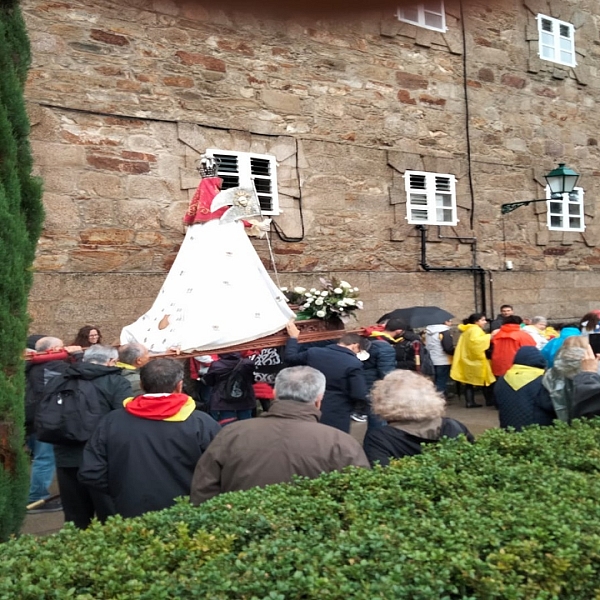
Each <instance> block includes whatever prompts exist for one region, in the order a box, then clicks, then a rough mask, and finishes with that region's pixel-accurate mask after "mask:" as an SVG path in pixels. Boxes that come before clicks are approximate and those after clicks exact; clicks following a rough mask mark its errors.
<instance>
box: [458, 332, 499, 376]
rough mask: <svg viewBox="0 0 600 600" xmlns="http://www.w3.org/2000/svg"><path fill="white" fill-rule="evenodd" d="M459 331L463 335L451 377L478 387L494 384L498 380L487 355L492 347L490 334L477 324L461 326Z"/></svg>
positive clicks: (459, 342) (459, 340) (459, 341)
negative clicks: (487, 351) (486, 352)
mask: <svg viewBox="0 0 600 600" xmlns="http://www.w3.org/2000/svg"><path fill="white" fill-rule="evenodd" d="M458 329H459V330H460V331H461V332H462V335H461V336H460V338H458V344H457V345H456V350H455V351H454V360H453V361H452V369H451V370H450V377H451V378H452V379H454V381H459V382H460V383H467V384H470V385H477V386H487V385H490V384H492V383H494V381H496V378H495V377H494V374H493V373H492V368H491V367H490V361H489V360H488V359H487V357H486V355H485V351H486V350H487V349H488V348H489V347H490V337H491V336H490V334H489V333H485V332H484V331H483V329H481V327H479V325H476V324H475V323H469V324H468V325H459V326H458Z"/></svg>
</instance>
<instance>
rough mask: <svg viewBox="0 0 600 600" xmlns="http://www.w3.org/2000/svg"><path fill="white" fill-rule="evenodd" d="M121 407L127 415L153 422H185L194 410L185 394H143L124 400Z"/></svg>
mask: <svg viewBox="0 0 600 600" xmlns="http://www.w3.org/2000/svg"><path fill="white" fill-rule="evenodd" d="M123 406H124V407H125V410H126V411H127V412H128V413H130V414H132V415H134V416H136V417H141V418H142V419H151V420H153V421H185V420H186V419H187V418H188V417H189V416H190V415H191V414H192V412H193V411H194V410H196V403H195V402H194V400H193V399H192V398H190V397H189V396H188V395H187V394H163V395H156V394H144V395H142V396H136V397H135V398H126V399H125V400H123Z"/></svg>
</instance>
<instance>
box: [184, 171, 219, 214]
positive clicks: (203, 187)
mask: <svg viewBox="0 0 600 600" xmlns="http://www.w3.org/2000/svg"><path fill="white" fill-rule="evenodd" d="M222 184H223V180H222V179H221V178H220V177H206V178H204V179H203V180H202V181H201V182H200V185H199V186H198V189H197V190H196V193H195V194H194V197H193V198H192V200H191V202H190V206H189V208H188V209H187V212H186V213H185V216H184V217H183V222H184V223H185V224H186V225H194V224H195V223H205V222H206V221H212V220H213V219H220V218H221V216H222V215H223V213H224V212H225V211H227V210H228V209H229V208H230V207H229V206H223V207H222V208H219V210H217V211H215V212H210V205H211V204H212V201H213V199H214V197H215V196H216V195H217V194H218V193H219V191H220V190H221V185H222Z"/></svg>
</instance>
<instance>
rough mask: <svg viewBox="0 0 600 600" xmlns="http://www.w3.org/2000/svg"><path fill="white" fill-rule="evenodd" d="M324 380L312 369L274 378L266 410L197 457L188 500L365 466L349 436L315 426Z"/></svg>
mask: <svg viewBox="0 0 600 600" xmlns="http://www.w3.org/2000/svg"><path fill="white" fill-rule="evenodd" d="M324 392H325V376H324V375H323V373H321V372H320V371H317V370H316V369H313V368H312V367H307V366H300V367H290V368H287V369H283V370H282V371H280V373H279V374H278V375H277V378H276V379H275V400H274V402H273V405H272V406H271V409H270V410H269V412H267V413H263V414H262V415H261V416H260V417H259V418H257V419H248V420H245V421H239V422H237V423H232V424H231V425H228V426H227V427H224V428H223V429H222V430H221V431H220V432H219V433H218V434H217V436H216V437H215V439H214V440H213V442H212V443H211V445H210V446H209V447H208V449H207V450H206V452H205V453H204V454H203V455H202V456H201V457H200V460H199V461H198V464H197V465H196V470H195V472H194V478H193V480H192V491H191V501H192V503H193V504H201V503H202V502H205V501H206V500H208V499H209V498H212V497H213V496H216V495H217V494H221V493H223V492H232V491H236V490H247V489H249V488H252V487H256V486H260V487H262V486H265V485H269V484H272V483H283V482H287V481H290V480H291V479H292V476H293V475H303V476H304V477H311V478H314V477H318V476H319V475H320V474H321V473H328V472H330V471H337V470H341V469H343V468H344V467H348V466H356V467H366V468H368V467H369V462H368V460H367V457H366V456H365V453H364V451H363V449H362V447H361V445H360V444H359V443H358V442H357V441H356V440H355V439H354V438H353V437H351V436H350V435H348V434H347V433H344V432H343V431H340V430H339V429H335V428H334V427H329V426H328V425H323V424H321V423H319V417H320V415H321V412H320V410H319V407H320V406H321V400H322V399H323V394H324Z"/></svg>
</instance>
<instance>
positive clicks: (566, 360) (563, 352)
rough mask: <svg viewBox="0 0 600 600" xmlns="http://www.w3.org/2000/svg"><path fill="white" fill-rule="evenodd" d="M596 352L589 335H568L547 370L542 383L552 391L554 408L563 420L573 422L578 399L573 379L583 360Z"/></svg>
mask: <svg viewBox="0 0 600 600" xmlns="http://www.w3.org/2000/svg"><path fill="white" fill-rule="evenodd" d="M590 353H591V356H592V357H593V356H594V353H593V352H592V350H591V346H590V343H589V341H588V338H587V336H584V335H573V336H570V337H567V338H566V339H565V340H564V342H563V344H562V346H561V347H560V350H559V351H558V352H557V353H556V357H555V359H554V365H553V366H552V368H550V369H548V371H546V374H545V375H544V379H543V380H542V383H543V385H544V387H545V388H546V389H547V390H548V392H549V393H550V398H551V399H552V404H553V405H554V410H555V411H556V415H557V417H558V418H559V419H560V420H561V421H565V422H567V423H570V422H571V419H572V418H573V417H574V414H573V403H574V401H575V400H576V399H577V398H576V396H575V389H574V383H573V380H574V378H575V376H576V375H578V374H579V373H580V372H581V370H582V361H583V360H584V359H586V358H587V357H588V355H590Z"/></svg>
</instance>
